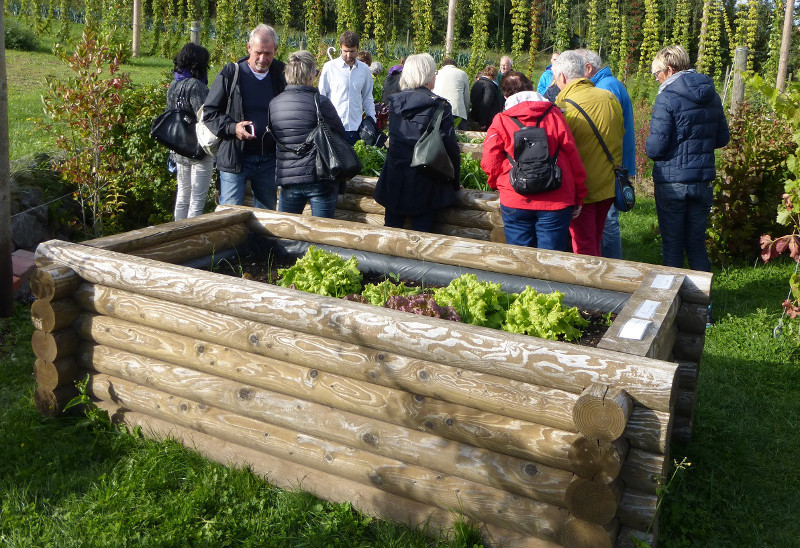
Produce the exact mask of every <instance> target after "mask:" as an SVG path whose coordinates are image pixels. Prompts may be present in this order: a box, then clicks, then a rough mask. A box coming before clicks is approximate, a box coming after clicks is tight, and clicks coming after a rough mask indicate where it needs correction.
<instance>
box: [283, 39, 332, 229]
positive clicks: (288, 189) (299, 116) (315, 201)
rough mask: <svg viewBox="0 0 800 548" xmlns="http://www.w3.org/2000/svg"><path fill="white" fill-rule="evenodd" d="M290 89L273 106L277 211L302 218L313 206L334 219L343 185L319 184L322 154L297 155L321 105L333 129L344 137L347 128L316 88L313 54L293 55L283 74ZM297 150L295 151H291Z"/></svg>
mask: <svg viewBox="0 0 800 548" xmlns="http://www.w3.org/2000/svg"><path fill="white" fill-rule="evenodd" d="M284 75H285V77H286V89H285V90H284V92H283V93H281V94H280V95H278V96H276V97H275V98H274V99H273V100H272V101H271V102H270V104H269V125H270V132H272V135H273V136H274V137H275V140H276V142H278V143H279V144H278V150H277V164H276V169H275V179H276V182H277V184H278V186H279V187H280V188H281V194H280V201H279V203H278V211H283V212H286V213H302V212H303V209H304V208H305V206H306V203H307V202H308V203H310V204H311V214H312V215H314V216H315V217H329V218H332V217H333V213H334V211H335V210H336V196H337V195H338V193H339V183H338V182H336V181H322V180H319V179H317V174H316V160H317V151H316V149H315V148H313V147H310V148H309V150H307V151H303V152H302V153H301V154H298V153H296V152H295V150H297V148H298V147H300V146H301V145H302V144H303V143H304V142H305V140H306V137H308V134H309V133H311V132H312V131H313V130H314V129H315V128H316V127H317V105H319V111H320V113H322V117H323V119H324V120H325V123H326V124H327V125H328V128H330V129H331V131H335V132H336V133H339V134H340V135H342V137H344V126H343V125H342V121H341V120H340V119H339V116H338V115H337V114H336V109H335V108H334V106H333V103H331V101H330V99H328V98H327V97H324V96H322V95H320V94H319V91H318V90H317V88H315V87H314V86H313V85H312V84H313V82H314V78H316V76H317V63H316V61H315V60H314V56H313V55H311V53H309V52H308V51H297V52H295V53H292V54H291V55H290V56H289V60H288V61H287V62H286V68H285V69H284ZM290 149H292V150H290Z"/></svg>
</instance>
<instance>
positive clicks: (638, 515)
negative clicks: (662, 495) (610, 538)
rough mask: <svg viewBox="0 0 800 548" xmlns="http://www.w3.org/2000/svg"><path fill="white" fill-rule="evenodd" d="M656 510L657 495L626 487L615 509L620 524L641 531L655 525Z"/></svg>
mask: <svg viewBox="0 0 800 548" xmlns="http://www.w3.org/2000/svg"><path fill="white" fill-rule="evenodd" d="M657 511H658V496H656V495H655V494H654V493H643V492H641V491H634V490H633V489H627V490H626V491H625V493H624V494H623V495H622V500H621V501H620V503H619V509H618V510H617V519H618V520H619V522H620V523H621V524H622V525H625V526H628V527H630V528H632V529H639V530H642V531H647V530H650V529H651V528H652V527H655V526H656V525H657V524H656V513H657Z"/></svg>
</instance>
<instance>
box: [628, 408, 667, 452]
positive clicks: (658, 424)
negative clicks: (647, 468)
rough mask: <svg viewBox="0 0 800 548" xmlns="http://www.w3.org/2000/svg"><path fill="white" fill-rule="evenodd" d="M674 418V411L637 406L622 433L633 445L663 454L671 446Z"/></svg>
mask: <svg viewBox="0 0 800 548" xmlns="http://www.w3.org/2000/svg"><path fill="white" fill-rule="evenodd" d="M674 420H675V414H674V413H665V412H663V411H654V410H653V409H648V408H646V407H642V406H636V407H634V408H633V412H632V413H631V416H630V418H628V423H627V424H626V425H625V432H623V434H622V435H623V436H624V437H625V438H627V439H628V440H629V441H630V442H631V446H632V447H636V448H637V449H643V450H645V451H650V452H653V453H662V454H663V453H666V452H667V448H668V447H669V440H670V433H671V432H672V423H673V422H674Z"/></svg>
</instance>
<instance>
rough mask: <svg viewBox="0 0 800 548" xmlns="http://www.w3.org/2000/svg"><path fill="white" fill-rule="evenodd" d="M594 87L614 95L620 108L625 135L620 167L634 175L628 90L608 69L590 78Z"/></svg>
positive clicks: (634, 139)
mask: <svg viewBox="0 0 800 548" xmlns="http://www.w3.org/2000/svg"><path fill="white" fill-rule="evenodd" d="M590 80H591V81H592V83H593V84H594V87H596V88H600V89H605V90H608V91H610V92H611V93H613V94H614V96H615V97H616V98H617V99H618V100H619V104H620V106H621V107H622V122H623V125H624V126H625V134H624V135H623V136H622V165H623V167H624V168H625V169H627V170H628V174H629V175H631V177H632V176H634V175H636V130H635V129H634V127H633V103H631V96H630V95H628V90H627V89H625V86H624V85H623V84H622V82H620V81H619V80H617V79H616V77H614V75H613V74H611V69H610V68H608V67H603V68H601V69H600V70H599V71H598V72H597V74H595V75H594V76H592V77H591V78H590Z"/></svg>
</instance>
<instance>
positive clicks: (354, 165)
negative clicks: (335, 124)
mask: <svg viewBox="0 0 800 548" xmlns="http://www.w3.org/2000/svg"><path fill="white" fill-rule="evenodd" d="M314 104H315V105H316V107H317V127H315V128H314V129H312V130H311V132H310V133H309V134H308V137H306V139H305V141H304V142H303V143H302V144H301V145H300V146H298V147H295V148H292V147H289V146H286V145H285V144H284V143H282V142H281V141H279V140H278V138H277V136H276V135H275V132H274V131H272V122H271V121H270V122H268V125H267V127H268V130H269V132H270V133H271V134H272V138H273V139H275V143H276V144H277V145H278V147H279V148H280V149H281V150H285V151H288V152H292V153H294V154H296V155H297V156H301V157H302V156H305V155H306V154H308V153H309V152H311V150H312V149H314V148H316V151H317V159H316V175H317V179H318V180H320V181H339V182H343V181H348V180H350V179H352V178H353V177H355V176H356V175H358V174H359V173H361V160H359V158H358V155H357V154H356V152H355V151H354V150H353V147H351V146H350V145H349V144H348V142H347V141H345V140H344V137H342V136H341V135H339V134H338V133H336V132H335V131H331V130H330V128H329V127H328V124H327V123H325V120H324V119H323V117H322V113H321V112H320V110H319V93H317V94H316V95H315V96H314Z"/></svg>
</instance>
